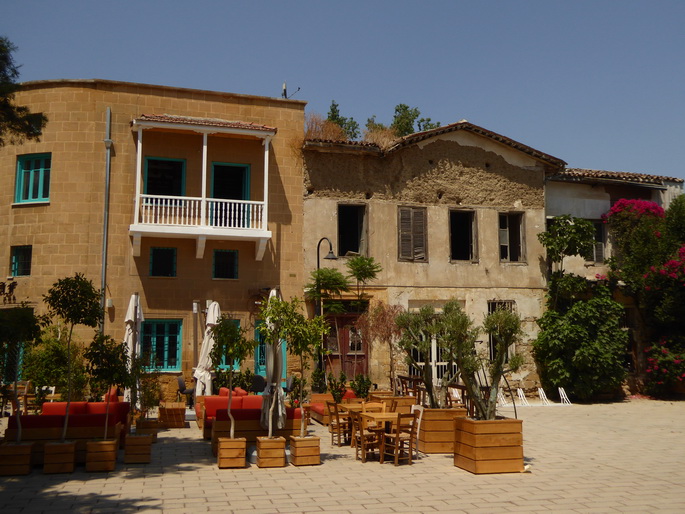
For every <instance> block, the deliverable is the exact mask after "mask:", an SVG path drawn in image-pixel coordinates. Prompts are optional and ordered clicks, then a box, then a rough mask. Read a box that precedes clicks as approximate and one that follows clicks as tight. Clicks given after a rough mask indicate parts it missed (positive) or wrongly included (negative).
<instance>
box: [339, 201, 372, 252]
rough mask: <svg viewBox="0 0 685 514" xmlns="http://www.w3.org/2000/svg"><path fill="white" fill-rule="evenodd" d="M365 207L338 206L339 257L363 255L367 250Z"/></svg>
mask: <svg viewBox="0 0 685 514" xmlns="http://www.w3.org/2000/svg"><path fill="white" fill-rule="evenodd" d="M365 214H366V206H365V205H338V255H339V256H341V257H343V256H345V255H347V254H348V253H350V254H356V255H362V254H363V253H364V250H365V248H364V247H365V241H364V222H365V218H366V216H365Z"/></svg>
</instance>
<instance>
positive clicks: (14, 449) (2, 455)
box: [0, 443, 33, 476]
mask: <svg viewBox="0 0 685 514" xmlns="http://www.w3.org/2000/svg"><path fill="white" fill-rule="evenodd" d="M32 450H33V443H3V444H0V476H9V475H28V474H29V473H31V452H32Z"/></svg>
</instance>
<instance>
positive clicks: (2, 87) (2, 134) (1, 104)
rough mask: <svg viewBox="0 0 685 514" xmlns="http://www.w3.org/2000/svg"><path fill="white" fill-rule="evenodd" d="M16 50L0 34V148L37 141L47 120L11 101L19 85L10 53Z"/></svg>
mask: <svg viewBox="0 0 685 514" xmlns="http://www.w3.org/2000/svg"><path fill="white" fill-rule="evenodd" d="M16 49H17V47H16V46H14V45H13V44H12V42H11V41H10V40H9V39H7V38H6V37H0V147H2V146H4V145H5V144H6V143H8V142H9V143H13V144H19V143H21V142H22V141H24V140H25V139H29V140H36V141H37V140H38V139H39V137H40V135H41V131H42V130H43V129H44V128H45V125H46V124H47V122H48V119H47V117H46V116H45V115H43V114H42V113H40V114H34V113H32V112H31V111H30V110H29V109H28V108H27V107H25V106H22V105H16V104H15V103H14V95H15V94H16V92H17V91H19V89H20V88H21V86H20V85H19V84H18V83H17V80H18V79H19V67H18V66H17V65H16V64H15V62H14V57H13V56H12V53H13V52H15V51H16Z"/></svg>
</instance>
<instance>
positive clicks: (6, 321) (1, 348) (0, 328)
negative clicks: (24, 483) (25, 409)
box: [0, 307, 40, 476]
mask: <svg viewBox="0 0 685 514" xmlns="http://www.w3.org/2000/svg"><path fill="white" fill-rule="evenodd" d="M39 334H40V327H39V325H38V320H37V319H36V317H35V315H34V314H33V309H30V308H27V307H18V308H13V309H5V310H3V311H0V384H2V383H3V382H5V381H7V382H9V381H10V380H11V381H12V382H13V386H12V389H11V390H10V388H9V387H7V388H3V395H5V396H6V397H7V398H5V399H8V400H9V401H10V402H12V403H13V406H14V409H13V410H14V411H15V412H16V420H17V439H16V440H15V441H6V442H4V443H3V444H0V475H1V476H6V475H27V474H29V473H30V472H31V453H32V450H33V443H22V442H21V436H22V431H21V412H20V408H19V407H20V406H19V399H18V386H17V382H18V379H19V372H20V369H19V368H20V353H21V345H22V344H24V345H28V344H31V342H32V341H35V339H36V338H37V337H38V336H39Z"/></svg>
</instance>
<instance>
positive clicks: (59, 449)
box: [43, 273, 104, 473]
mask: <svg viewBox="0 0 685 514" xmlns="http://www.w3.org/2000/svg"><path fill="white" fill-rule="evenodd" d="M100 300H101V294H100V291H99V290H98V289H96V288H95V286H93V282H92V281H90V280H88V279H87V278H85V276H83V275H82V274H81V273H76V275H74V276H73V277H66V278H62V279H59V280H58V281H57V282H55V283H54V284H53V286H52V287H51V288H50V289H49V290H48V292H47V293H46V294H45V295H44V296H43V301H44V302H45V303H46V305H47V307H48V314H49V315H50V316H53V317H54V316H56V317H58V318H61V319H62V320H64V322H65V323H66V324H67V325H68V326H69V335H68V336H67V355H68V357H69V361H68V363H67V368H68V371H67V404H66V410H65V415H64V425H63V427H62V437H61V440H60V442H59V443H57V442H54V443H48V444H46V445H45V457H44V460H43V471H44V472H45V473H71V472H73V471H74V464H75V451H76V444H75V443H73V442H67V441H66V436H67V427H68V426H69V407H70V405H71V396H72V391H71V389H72V380H71V364H72V363H71V340H72V335H73V333H74V326H76V325H85V326H87V327H93V328H95V327H97V326H98V324H99V323H100V322H101V320H102V318H103V315H104V313H103V310H102V306H101V305H100Z"/></svg>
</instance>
